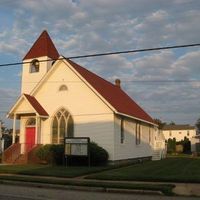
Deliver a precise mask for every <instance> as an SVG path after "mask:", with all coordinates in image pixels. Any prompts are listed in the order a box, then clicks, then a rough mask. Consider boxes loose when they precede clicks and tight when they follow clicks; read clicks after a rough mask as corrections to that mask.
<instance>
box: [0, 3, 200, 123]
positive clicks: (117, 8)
mask: <svg viewBox="0 0 200 200" xmlns="http://www.w3.org/2000/svg"><path fill="white" fill-rule="evenodd" d="M199 8H200V1H195V0H171V1H164V0H163V1H160V0H109V1H108V0H95V1H94V0H84V1H78V0H77V1H76V0H74V1H72V0H57V1H55V0H41V1H36V0H29V1H27V0H15V1H8V0H2V1H1V4H0V9H4V10H5V9H6V10H8V13H12V15H13V16H14V18H13V19H12V20H11V24H9V26H8V27H7V28H5V29H3V30H2V29H1V27H0V39H1V40H0V52H1V54H2V53H3V54H5V53H6V54H10V55H13V56H15V57H16V56H18V58H19V60H21V58H23V56H24V55H25V52H26V51H27V50H28V49H29V48H30V47H31V45H32V44H33V42H34V41H35V39H36V38H37V37H38V35H39V34H40V33H41V32H42V30H44V29H47V30H48V32H49V33H50V35H51V37H52V39H53V40H54V41H55V44H56V46H57V48H58V50H59V52H60V53H61V54H63V55H65V56H72V55H73V56H74V55H84V54H89V53H99V52H108V51H121V50H129V49H137V48H143V47H144V48H148V47H158V46H165V45H169V44H173V45H175V44H189V43H193V42H198V43H199V32H200V25H199V21H200V13H199ZM7 17H11V16H7ZM199 58H200V52H199V49H196V50H195V49H192V50H191V49H189V50H177V51H160V52H151V53H148V54H132V55H126V56H122V55H115V56H110V57H102V58H93V59H85V60H75V61H76V62H80V63H81V64H83V65H85V66H87V67H88V68H89V69H91V70H92V71H94V72H96V73H98V74H99V75H101V76H103V77H105V78H107V79H109V80H112V81H113V79H115V78H121V79H122V85H123V88H124V89H125V90H126V91H128V92H129V93H130V94H131V95H132V96H133V97H136V100H138V102H141V103H142V105H144V107H145V108H147V110H148V111H154V112H155V111H156V112H157V114H158V113H159V116H161V117H163V116H164V119H167V120H169V121H171V120H174V121H178V120H179V121H181V120H182V121H186V119H188V121H190V122H192V121H193V120H194V118H195V117H196V116H197V114H194V115H191V114H190V113H187V116H188V118H187V117H186V116H185V115H186V114H184V115H183V112H184V111H186V110H188V109H189V110H191V111H193V112H194V113H196V112H197V110H198V105H199V101H198V99H200V98H199V94H198V92H196V90H197V89H199V83H198V82H189V83H183V84H181V83H160V82H149V83H145V82H144V83H142V82H131V80H138V81H142V80H166V79H167V80H173V79H174V80H177V79H180V80H185V79H186V80H188V79H200V77H199V76H200V75H199V74H200V73H199V63H200V62H199V61H200V60H199ZM123 80H124V82H123ZM127 80H128V81H129V82H128V81H127ZM192 98H193V100H192ZM163 102H165V103H164V105H163ZM176 109H179V110H176ZM184 109H185V110H184ZM174 110H176V114H174V112H173V111H174ZM167 111H168V112H167ZM169 112H170V113H173V114H170V113H169ZM152 113H153V112H152ZM185 113H186V112H185ZM174 116H175V117H174ZM175 118H176V119H177V120H175Z"/></svg>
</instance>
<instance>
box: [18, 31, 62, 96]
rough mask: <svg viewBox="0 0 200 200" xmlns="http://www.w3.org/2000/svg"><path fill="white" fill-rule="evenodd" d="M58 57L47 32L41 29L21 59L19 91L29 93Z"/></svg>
mask: <svg viewBox="0 0 200 200" xmlns="http://www.w3.org/2000/svg"><path fill="white" fill-rule="evenodd" d="M58 58H59V54H58V51H57V49H56V47H55V46H54V44H53V42H52V40H51V38H50V37H49V34H48V33H47V31H43V32H42V33H41V35H40V36H39V38H38V39H37V40H36V41H35V43H34V44H33V46H32V47H31V48H30V50H29V51H28V53H27V54H26V56H25V57H24V59H23V61H25V62H24V63H23V66H22V69H23V70H22V86H21V93H26V94H30V93H31V91H32V90H33V89H34V87H35V86H36V85H37V83H38V82H39V81H40V80H41V79H42V78H43V77H44V76H45V74H46V73H47V72H48V70H49V69H50V68H51V67H52V66H53V63H54V60H56V59H58Z"/></svg>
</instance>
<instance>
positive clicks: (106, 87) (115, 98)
mask: <svg viewBox="0 0 200 200" xmlns="http://www.w3.org/2000/svg"><path fill="white" fill-rule="evenodd" d="M66 60H67V61H68V62H69V63H70V64H71V66H72V67H73V68H74V69H75V70H76V71H78V73H79V74H81V75H82V76H83V77H84V78H85V79H86V81H87V82H88V83H89V84H90V85H91V86H92V87H93V88H94V89H95V90H96V91H97V92H98V93H99V94H100V95H101V96H103V97H104V99H105V100H106V101H107V102H109V103H110V105H112V106H113V108H115V109H116V110H117V112H119V113H122V114H125V115H129V116H133V117H135V118H138V119H141V120H144V121H148V122H150V123H154V120H153V119H152V118H151V116H150V115H149V114H148V113H147V112H146V111H144V110H143V109H142V107H140V106H139V105H138V104H137V103H136V102H135V101H134V100H133V99H132V98H131V97H130V96H129V95H128V94H127V93H126V92H125V91H124V90H122V89H121V88H119V86H116V85H114V84H113V83H111V82H109V81H107V80H105V79H104V78H102V77H100V76H98V75H97V74H95V73H93V72H91V71H89V70H87V69H85V68H84V67H82V66H80V65H78V64H77V63H75V62H73V61H72V60H70V59H66Z"/></svg>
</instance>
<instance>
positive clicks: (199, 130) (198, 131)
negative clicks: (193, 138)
mask: <svg viewBox="0 0 200 200" xmlns="http://www.w3.org/2000/svg"><path fill="white" fill-rule="evenodd" d="M195 126H196V129H197V133H198V134H200V118H199V119H198V120H197V122H196V124H195Z"/></svg>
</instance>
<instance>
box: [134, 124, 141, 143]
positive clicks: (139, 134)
mask: <svg viewBox="0 0 200 200" xmlns="http://www.w3.org/2000/svg"><path fill="white" fill-rule="evenodd" d="M135 143H136V145H139V144H140V143H141V126H140V124H139V123H136V140H135Z"/></svg>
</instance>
